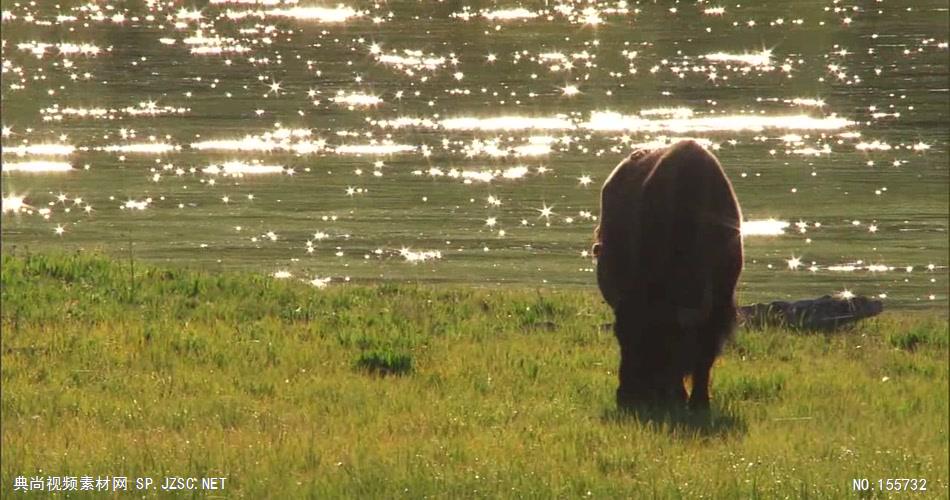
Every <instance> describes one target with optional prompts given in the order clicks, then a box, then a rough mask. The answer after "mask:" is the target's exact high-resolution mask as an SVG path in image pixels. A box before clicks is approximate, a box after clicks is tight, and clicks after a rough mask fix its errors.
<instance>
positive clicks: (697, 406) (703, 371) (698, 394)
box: [689, 357, 715, 410]
mask: <svg viewBox="0 0 950 500" xmlns="http://www.w3.org/2000/svg"><path fill="white" fill-rule="evenodd" d="M714 360H715V358H714V357H712V358H704V359H701V360H700V361H699V362H698V363H697V364H696V366H695V367H694V368H693V393H692V394H690V395H689V407H690V409H693V410H706V409H708V408H709V371H710V370H711V369H712V365H713V361H714Z"/></svg>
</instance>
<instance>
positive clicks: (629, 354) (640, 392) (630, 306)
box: [614, 294, 656, 409]
mask: <svg viewBox="0 0 950 500" xmlns="http://www.w3.org/2000/svg"><path fill="white" fill-rule="evenodd" d="M645 313H646V311H645V308H644V307H643V301H642V300H641V299H640V298H639V297H637V296H636V294H631V296H628V297H625V298H623V299H621V300H620V302H618V304H617V307H616V309H614V316H615V319H614V333H615V334H616V336H617V343H618V344H619V345H620V370H619V378H620V386H619V387H618V388H617V406H618V407H620V408H628V409H629V408H631V407H633V406H636V405H637V404H640V403H643V402H645V401H648V400H650V399H652V394H653V393H654V392H655V388H656V387H655V386H656V385H655V384H653V383H651V381H650V380H648V377H647V375H648V374H649V372H648V370H647V367H646V366H644V361H645V360H644V355H645V352H644V351H645V350H646V349H645V348H646V345H645V344H646V342H645V340H646V336H647V335H650V332H648V331H647V330H648V329H649V322H648V321H646V315H645Z"/></svg>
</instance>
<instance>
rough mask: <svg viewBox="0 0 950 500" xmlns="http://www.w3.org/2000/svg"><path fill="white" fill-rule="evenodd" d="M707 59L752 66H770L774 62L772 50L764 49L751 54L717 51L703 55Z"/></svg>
mask: <svg viewBox="0 0 950 500" xmlns="http://www.w3.org/2000/svg"><path fill="white" fill-rule="evenodd" d="M703 57H704V58H706V60H707V61H714V62H737V63H742V64H748V65H750V66H768V65H770V64H771V63H772V51H771V50H763V51H761V52H755V53H751V54H729V53H727V52H715V53H712V54H706V55H705V56H703Z"/></svg>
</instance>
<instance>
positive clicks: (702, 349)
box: [689, 300, 736, 410]
mask: <svg viewBox="0 0 950 500" xmlns="http://www.w3.org/2000/svg"><path fill="white" fill-rule="evenodd" d="M735 324H736V306H735V303H734V301H732V300H728V301H725V303H723V304H716V305H714V306H713V313H712V317H711V318H710V320H709V322H707V323H706V325H705V326H703V327H701V328H700V331H699V336H698V338H697V341H698V347H699V350H698V352H697V356H696V359H695V364H694V365H693V371H692V378H693V391H692V393H691V394H690V396H689V406H690V408H692V409H694V410H705V409H708V408H709V372H710V370H712V366H713V363H714V362H715V361H716V357H717V356H719V351H720V350H722V345H723V343H724V342H725V341H726V339H727V338H728V337H729V334H731V333H732V329H733V328H735Z"/></svg>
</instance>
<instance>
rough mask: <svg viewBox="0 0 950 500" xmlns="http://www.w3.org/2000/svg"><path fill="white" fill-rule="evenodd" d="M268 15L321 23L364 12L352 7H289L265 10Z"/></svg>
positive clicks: (340, 19)
mask: <svg viewBox="0 0 950 500" xmlns="http://www.w3.org/2000/svg"><path fill="white" fill-rule="evenodd" d="M264 13H265V14H266V15H268V16H274V17H288V18H291V19H298V20H301V21H317V22H321V23H342V22H345V21H349V20H350V19H353V18H355V17H359V16H361V15H362V14H361V13H360V12H358V11H356V10H354V9H353V8H351V7H344V6H339V7H336V8H332V9H331V8H326V7H292V8H289V9H271V10H267V11H264Z"/></svg>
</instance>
